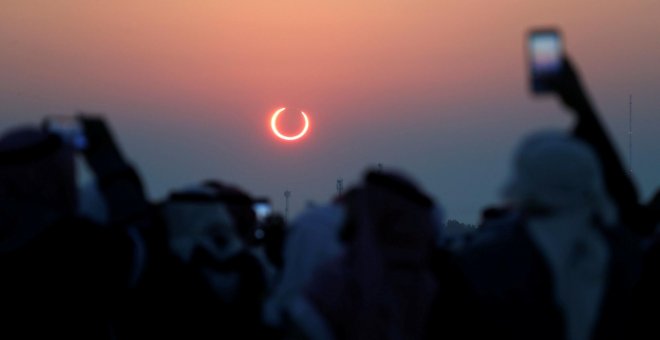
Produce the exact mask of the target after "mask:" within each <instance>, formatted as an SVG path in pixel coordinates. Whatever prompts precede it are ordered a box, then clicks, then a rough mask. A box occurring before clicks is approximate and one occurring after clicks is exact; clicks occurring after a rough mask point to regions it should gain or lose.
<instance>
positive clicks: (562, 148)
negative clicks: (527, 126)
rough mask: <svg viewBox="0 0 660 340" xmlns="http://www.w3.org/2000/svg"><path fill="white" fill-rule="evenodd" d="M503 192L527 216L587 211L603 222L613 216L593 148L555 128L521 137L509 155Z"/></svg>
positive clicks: (614, 215) (614, 216)
mask: <svg viewBox="0 0 660 340" xmlns="http://www.w3.org/2000/svg"><path fill="white" fill-rule="evenodd" d="M505 197H506V198H507V199H508V200H509V201H510V203H511V204H512V205H513V206H514V207H515V208H518V209H521V210H523V211H524V212H526V213H528V214H530V215H557V214H562V213H568V212H571V211H577V210H580V211H584V210H590V211H591V212H593V214H594V216H595V217H598V218H600V219H601V221H602V222H603V223H605V224H611V223H614V221H615V219H616V212H615V211H614V209H613V205H612V204H611V203H610V200H609V197H608V196H607V193H606V191H605V186H604V183H603V179H602V171H601V166H600V162H599V161H598V159H597V157H596V155H595V153H594V152H593V150H592V149H591V148H590V147H589V146H588V145H587V144H585V143H583V142H582V141H579V140H577V139H575V138H573V137H571V136H569V135H567V134H565V133H563V132H559V131H543V132H537V133H534V134H532V135H530V136H529V137H527V138H525V139H524V140H523V142H522V143H521V144H520V146H519V147H518V149H517V150H516V152H515V154H514V158H513V167H512V174H511V178H510V180H509V183H508V184H507V186H506V187H505Z"/></svg>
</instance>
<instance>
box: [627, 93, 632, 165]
mask: <svg viewBox="0 0 660 340" xmlns="http://www.w3.org/2000/svg"><path fill="white" fill-rule="evenodd" d="M632 137H633V132H632V94H631V95H630V96H629V101H628V167H629V168H630V173H631V174H632V172H633V163H632V162H633V154H632Z"/></svg>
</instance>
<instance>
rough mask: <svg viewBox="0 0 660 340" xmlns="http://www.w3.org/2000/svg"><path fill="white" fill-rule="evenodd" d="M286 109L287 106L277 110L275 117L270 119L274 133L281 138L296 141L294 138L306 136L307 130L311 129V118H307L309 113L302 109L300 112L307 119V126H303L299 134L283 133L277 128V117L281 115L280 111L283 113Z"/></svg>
mask: <svg viewBox="0 0 660 340" xmlns="http://www.w3.org/2000/svg"><path fill="white" fill-rule="evenodd" d="M284 110H286V108H285V107H283V108H281V109H279V110H277V111H275V113H274V114H273V117H272V118H271V119H270V127H271V129H273V133H274V134H275V135H276V136H277V137H279V138H281V139H284V140H287V141H294V140H296V139H299V138H301V137H302V136H304V135H305V134H306V133H307V130H308V129H309V119H308V118H307V115H306V114H305V112H302V111H300V113H301V114H302V116H303V119H304V120H305V127H303V129H302V131H300V133H299V134H297V135H294V136H287V135H285V134H282V133H281V132H280V131H279V130H278V129H277V117H279V115H280V113H282V112H283V111H284Z"/></svg>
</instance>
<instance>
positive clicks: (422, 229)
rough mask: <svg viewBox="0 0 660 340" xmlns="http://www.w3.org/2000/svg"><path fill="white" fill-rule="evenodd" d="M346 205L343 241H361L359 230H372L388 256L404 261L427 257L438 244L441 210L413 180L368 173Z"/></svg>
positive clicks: (390, 174)
mask: <svg viewBox="0 0 660 340" xmlns="http://www.w3.org/2000/svg"><path fill="white" fill-rule="evenodd" d="M344 204H345V205H346V206H347V211H348V218H347V220H346V224H345V228H344V230H343V234H342V238H343V239H344V240H345V241H346V242H347V243H349V244H350V243H352V242H353V239H354V238H356V237H358V238H359V236H358V234H360V229H364V228H372V229H371V230H372V232H373V233H374V234H373V236H374V237H375V240H376V242H378V243H379V244H380V246H381V247H382V248H383V249H384V250H385V251H386V252H387V253H388V255H387V256H388V257H389V256H393V257H397V258H399V259H401V260H403V259H404V258H405V259H406V260H404V261H408V260H411V261H417V260H418V259H420V258H423V257H425V256H427V252H428V251H430V250H431V249H432V248H433V247H435V245H436V244H437V240H438V238H439V231H440V225H441V216H440V215H441V214H440V213H439V209H438V208H437V207H436V205H435V203H434V202H433V200H432V199H431V198H430V197H429V196H428V195H427V194H425V193H424V192H423V191H422V190H421V189H420V188H419V187H418V186H417V185H416V184H415V183H414V182H413V181H411V180H410V179H409V178H407V177H405V176H403V175H401V174H398V173H394V172H383V171H369V172H367V174H366V175H365V178H364V183H363V185H362V186H361V187H359V188H354V189H353V190H352V191H351V194H350V195H347V197H346V199H345V200H344ZM363 235H364V234H363ZM359 242H360V241H359V240H358V243H359ZM357 246H358V247H359V246H360V245H359V244H358V245H357Z"/></svg>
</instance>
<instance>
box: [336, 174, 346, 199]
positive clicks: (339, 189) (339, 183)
mask: <svg viewBox="0 0 660 340" xmlns="http://www.w3.org/2000/svg"><path fill="white" fill-rule="evenodd" d="M342 191H344V179H342V178H339V179H337V196H341V193H342Z"/></svg>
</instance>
